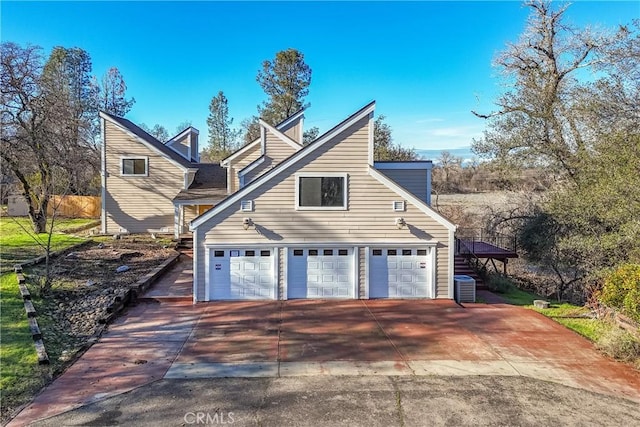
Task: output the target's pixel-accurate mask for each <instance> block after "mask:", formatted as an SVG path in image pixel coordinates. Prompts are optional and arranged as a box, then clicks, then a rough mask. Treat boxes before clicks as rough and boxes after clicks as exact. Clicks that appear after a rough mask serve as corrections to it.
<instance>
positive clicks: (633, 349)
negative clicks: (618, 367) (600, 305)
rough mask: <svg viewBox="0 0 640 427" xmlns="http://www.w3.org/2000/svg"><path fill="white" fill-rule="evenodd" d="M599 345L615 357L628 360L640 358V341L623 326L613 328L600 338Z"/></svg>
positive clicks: (607, 353)
mask: <svg viewBox="0 0 640 427" xmlns="http://www.w3.org/2000/svg"><path fill="white" fill-rule="evenodd" d="M597 347H598V348H599V349H600V350H601V351H602V352H604V353H605V354H606V355H608V356H610V357H613V358H614V359H618V360H624V361H627V362H633V361H637V360H638V359H639V358H640V341H638V340H637V339H636V337H634V336H633V335H631V334H630V333H629V332H627V331H625V330H624V329H621V328H617V327H614V328H611V329H610V330H609V331H607V332H604V333H603V334H602V336H601V337H600V339H598V342H597Z"/></svg>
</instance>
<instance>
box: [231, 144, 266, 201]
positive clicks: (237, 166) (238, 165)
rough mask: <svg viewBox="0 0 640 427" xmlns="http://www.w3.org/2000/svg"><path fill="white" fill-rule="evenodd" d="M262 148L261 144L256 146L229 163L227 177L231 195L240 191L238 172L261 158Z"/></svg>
mask: <svg viewBox="0 0 640 427" xmlns="http://www.w3.org/2000/svg"><path fill="white" fill-rule="evenodd" d="M260 152H261V147H260V144H256V145H255V146H254V147H252V148H250V149H248V150H247V151H245V152H244V153H242V154H240V155H239V156H238V157H236V158H235V159H233V160H232V161H231V162H229V171H228V173H229V175H227V179H228V180H229V181H228V182H229V184H230V187H229V194H231V193H235V192H236V191H238V190H239V188H240V186H239V184H240V182H239V181H238V171H240V170H242V169H243V168H245V167H246V166H247V165H248V164H249V163H251V162H253V161H255V160H257V159H258V158H259V157H260Z"/></svg>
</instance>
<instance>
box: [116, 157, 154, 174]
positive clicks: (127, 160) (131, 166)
mask: <svg viewBox="0 0 640 427" xmlns="http://www.w3.org/2000/svg"><path fill="white" fill-rule="evenodd" d="M121 166H122V167H121V169H120V171H121V175H122V176H149V158H148V157H123V158H122V165H121Z"/></svg>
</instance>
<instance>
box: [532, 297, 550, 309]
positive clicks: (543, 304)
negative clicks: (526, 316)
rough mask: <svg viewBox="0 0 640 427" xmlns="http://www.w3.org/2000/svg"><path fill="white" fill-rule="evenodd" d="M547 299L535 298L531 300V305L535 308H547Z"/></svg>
mask: <svg viewBox="0 0 640 427" xmlns="http://www.w3.org/2000/svg"><path fill="white" fill-rule="evenodd" d="M549 305H550V304H549V301H544V300H541V299H537V300H534V301H533V306H534V307H536V308H549Z"/></svg>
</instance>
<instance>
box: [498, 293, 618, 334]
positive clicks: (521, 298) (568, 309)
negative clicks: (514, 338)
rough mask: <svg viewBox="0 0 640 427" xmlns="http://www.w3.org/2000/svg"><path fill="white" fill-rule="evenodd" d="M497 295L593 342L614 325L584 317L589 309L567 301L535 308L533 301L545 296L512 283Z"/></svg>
mask: <svg viewBox="0 0 640 427" xmlns="http://www.w3.org/2000/svg"><path fill="white" fill-rule="evenodd" d="M497 295H499V296H501V297H502V298H503V299H504V300H505V301H506V302H507V303H509V304H512V305H519V306H522V307H525V308H528V309H532V310H535V311H537V312H538V313H540V314H543V315H544V316H547V317H548V318H550V319H552V320H554V321H556V322H558V323H560V324H561V325H563V326H565V327H566V328H568V329H571V330H572V331H574V332H577V333H578V334H580V335H582V336H583V337H585V338H587V339H589V340H591V341H593V342H598V340H599V339H600V337H602V336H603V335H604V334H605V333H607V332H609V331H610V330H611V329H612V328H613V327H614V326H613V325H612V324H611V323H610V322H607V321H605V320H601V319H592V318H590V317H586V316H585V315H587V314H588V313H589V309H588V308H586V307H582V306H577V305H573V304H569V303H556V304H553V303H552V304H551V306H550V307H549V308H544V309H540V308H536V307H534V306H533V301H534V300H537V299H542V300H544V299H545V298H543V297H540V296H538V295H535V294H533V293H531V292H527V291H523V290H522V289H519V288H517V287H515V286H513V285H511V286H509V287H508V288H507V290H506V292H504V293H498V294H497Z"/></svg>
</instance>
